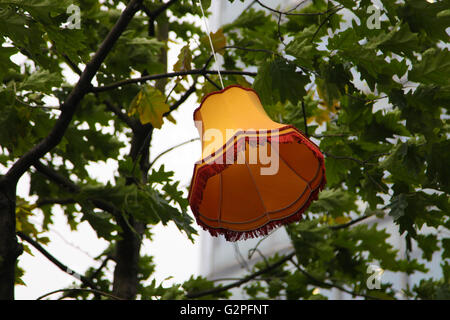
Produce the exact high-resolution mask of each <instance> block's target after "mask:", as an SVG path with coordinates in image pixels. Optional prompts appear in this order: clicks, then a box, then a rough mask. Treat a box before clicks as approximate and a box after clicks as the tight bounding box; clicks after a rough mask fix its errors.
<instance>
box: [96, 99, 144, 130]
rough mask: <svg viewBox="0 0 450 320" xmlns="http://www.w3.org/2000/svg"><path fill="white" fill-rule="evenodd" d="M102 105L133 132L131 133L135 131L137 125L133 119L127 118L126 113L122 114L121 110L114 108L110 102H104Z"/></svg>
mask: <svg viewBox="0 0 450 320" xmlns="http://www.w3.org/2000/svg"><path fill="white" fill-rule="evenodd" d="M103 103H104V104H105V105H106V107H107V108H108V110H110V111H111V112H112V113H114V114H115V115H116V116H117V117H118V118H119V119H120V120H122V121H123V122H124V123H126V124H127V125H128V126H129V127H130V128H131V130H133V131H136V130H137V124H136V122H135V121H134V119H133V118H131V117H129V116H128V115H127V114H126V113H124V112H122V110H121V109H120V108H118V107H116V106H115V105H114V104H112V103H111V102H110V101H108V100H104V101H103Z"/></svg>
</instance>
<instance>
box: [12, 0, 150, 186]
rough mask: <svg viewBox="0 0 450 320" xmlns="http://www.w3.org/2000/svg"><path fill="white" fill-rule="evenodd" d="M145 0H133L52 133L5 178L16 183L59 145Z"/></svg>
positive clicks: (65, 103) (93, 60)
mask: <svg viewBox="0 0 450 320" xmlns="http://www.w3.org/2000/svg"><path fill="white" fill-rule="evenodd" d="M141 3H142V0H131V1H130V3H129V4H128V5H127V7H126V8H125V10H124V11H123V12H122V14H121V15H120V17H119V19H118V20H117V22H116V24H115V25H114V27H113V28H112V29H111V31H110V32H109V33H108V35H107V36H106V38H105V40H104V41H103V42H102V44H101V45H100V47H99V49H98V50H97V52H96V53H95V54H94V56H93V57H92V59H91V61H90V62H89V63H88V64H87V65H86V68H85V69H84V71H83V73H82V74H81V76H80V78H79V80H78V82H77V84H76V85H75V87H74V88H73V89H72V91H71V93H70V94H69V96H68V97H67V99H66V101H64V104H63V105H62V106H61V110H62V112H61V115H60V116H59V118H58V120H57V121H56V123H55V125H54V127H53V128H52V130H51V131H50V133H49V134H48V135H47V136H46V137H45V138H44V139H43V140H41V141H40V142H39V143H38V144H36V145H35V146H34V147H33V148H31V149H30V150H29V151H27V152H26V153H25V154H24V155H23V156H22V157H21V158H19V160H17V161H16V162H15V163H14V164H13V166H12V167H11V168H10V169H9V170H8V172H7V173H6V175H5V178H6V179H8V180H9V181H12V182H14V183H16V182H17V181H18V180H19V179H20V177H21V176H22V175H23V174H24V173H25V172H26V171H27V170H28V168H30V167H31V166H32V165H33V163H34V162H36V160H38V159H40V158H41V157H43V156H44V155H45V154H46V153H47V152H49V151H50V150H52V149H53V148H54V147H55V146H57V145H58V144H59V143H60V141H61V139H62V137H63V136H64V133H65V131H66V129H67V127H68V126H69V124H70V122H71V121H72V118H73V115H74V114H75V111H76V108H77V106H78V104H79V102H80V101H81V99H83V97H84V96H85V95H86V94H87V93H88V92H89V91H90V88H91V86H92V85H91V81H92V79H93V78H94V76H95V74H96V73H97V71H98V69H99V68H100V66H101V64H102V63H103V61H104V60H105V58H106V56H107V55H108V53H109V52H110V51H111V49H112V47H113V46H114V44H115V43H116V41H117V40H118V39H119V37H120V35H121V34H122V33H123V32H124V31H125V29H126V27H127V26H128V23H129V22H130V21H131V19H132V18H133V16H134V15H135V13H136V12H137V10H138V9H139V5H140V4H141Z"/></svg>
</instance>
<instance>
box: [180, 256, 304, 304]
mask: <svg viewBox="0 0 450 320" xmlns="http://www.w3.org/2000/svg"><path fill="white" fill-rule="evenodd" d="M294 255H295V252H291V253H290V254H288V255H286V256H284V257H283V258H281V259H280V260H278V261H277V262H275V263H273V264H271V265H268V266H267V267H266V268H264V269H261V270H259V271H257V272H255V273H252V274H250V275H248V276H246V277H244V278H242V279H241V280H238V281H236V282H233V283H230V284H228V285H226V286H223V287H217V288H214V289H210V290H205V291H200V292H192V293H191V292H188V293H187V294H186V298H188V299H194V298H200V297H203V296H207V295H210V294H216V293H220V292H223V291H227V290H229V289H232V288H236V287H240V286H241V285H243V284H244V283H247V282H249V281H251V280H253V279H255V278H256V277H258V276H260V275H263V274H265V273H267V272H270V271H272V270H274V269H276V268H278V267H279V266H282V265H283V264H284V263H285V262H287V261H289V260H291V259H292V257H293V256H294Z"/></svg>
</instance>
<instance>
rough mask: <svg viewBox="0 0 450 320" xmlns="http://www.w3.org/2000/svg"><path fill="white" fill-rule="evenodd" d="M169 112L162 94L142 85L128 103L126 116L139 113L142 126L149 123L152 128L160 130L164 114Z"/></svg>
mask: <svg viewBox="0 0 450 320" xmlns="http://www.w3.org/2000/svg"><path fill="white" fill-rule="evenodd" d="M169 110H170V107H169V105H168V104H167V103H166V99H165V97H164V96H163V95H162V93H161V92H160V91H159V90H158V89H156V88H154V87H152V86H150V85H148V84H147V85H144V86H143V87H142V89H141V91H139V93H138V94H137V95H136V96H135V97H134V99H133V100H132V101H131V103H130V107H129V111H128V115H129V116H132V115H133V114H135V113H136V112H137V113H139V120H140V121H141V123H142V124H147V123H151V124H152V126H153V127H154V128H157V129H160V128H161V127H162V124H163V115H164V113H166V112H168V111H169Z"/></svg>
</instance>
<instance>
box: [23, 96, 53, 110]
mask: <svg viewBox="0 0 450 320" xmlns="http://www.w3.org/2000/svg"><path fill="white" fill-rule="evenodd" d="M16 101H17V102H19V103H20V104H22V105H24V106H26V107H29V108H34V109H50V110H60V108H59V107H57V106H42V105H36V106H33V105H31V104H29V103H26V102H25V101H23V100H20V99H19V98H17V97H16Z"/></svg>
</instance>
